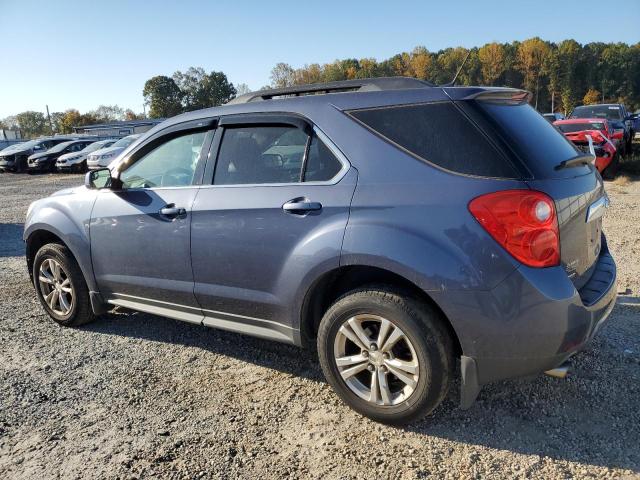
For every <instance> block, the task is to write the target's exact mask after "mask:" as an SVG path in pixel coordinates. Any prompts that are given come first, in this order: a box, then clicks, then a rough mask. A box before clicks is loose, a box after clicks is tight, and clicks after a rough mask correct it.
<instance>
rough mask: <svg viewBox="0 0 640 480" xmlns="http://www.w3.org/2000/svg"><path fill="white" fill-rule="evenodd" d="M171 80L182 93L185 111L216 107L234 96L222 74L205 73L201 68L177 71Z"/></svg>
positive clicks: (230, 86)
mask: <svg viewBox="0 0 640 480" xmlns="http://www.w3.org/2000/svg"><path fill="white" fill-rule="evenodd" d="M173 80H174V82H175V83H176V85H177V86H178V88H179V89H180V91H181V92H182V104H183V107H184V109H185V111H190V110H198V109H201V108H209V107H216V106H218V105H222V104H224V103H227V102H228V101H229V100H231V99H232V98H233V97H235V95H236V89H235V88H234V86H233V84H232V83H230V82H229V80H228V79H227V76H226V75H225V74H224V73H223V72H211V73H206V72H205V71H204V69H203V68H201V67H197V68H196V67H189V69H188V70H187V71H186V72H181V71H177V72H175V73H174V74H173Z"/></svg>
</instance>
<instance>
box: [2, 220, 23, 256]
mask: <svg viewBox="0 0 640 480" xmlns="http://www.w3.org/2000/svg"><path fill="white" fill-rule="evenodd" d="M23 230H24V224H22V223H0V257H21V256H23V255H24V243H23V242H22V232H23Z"/></svg>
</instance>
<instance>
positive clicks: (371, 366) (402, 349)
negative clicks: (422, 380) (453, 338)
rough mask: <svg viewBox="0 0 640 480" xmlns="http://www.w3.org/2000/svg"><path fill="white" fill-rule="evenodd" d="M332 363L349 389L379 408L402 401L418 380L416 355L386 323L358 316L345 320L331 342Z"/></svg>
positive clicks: (394, 329) (407, 342) (396, 330)
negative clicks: (332, 344)
mask: <svg viewBox="0 0 640 480" xmlns="http://www.w3.org/2000/svg"><path fill="white" fill-rule="evenodd" d="M334 360H335V363H336V366H337V368H338V372H339V373H340V376H341V377H342V379H343V381H344V382H345V383H346V385H347V386H348V387H349V389H350V390H351V391H352V392H353V393H355V394H356V395H357V396H358V397H360V398H362V399H363V400H365V401H367V402H370V403H372V404H375V405H379V406H393V405H398V404H400V403H402V402H404V401H406V400H407V399H408V398H409V397H410V396H411V395H412V394H413V392H414V391H415V389H416V386H417V384H418V379H419V376H420V370H419V364H418V357H417V355H416V351H415V349H414V347H413V345H412V344H411V341H410V340H409V338H408V337H407V336H406V335H405V333H404V332H403V331H402V330H401V329H400V328H399V327H398V326H396V325H394V324H393V323H392V322H391V321H390V320H388V319H386V318H383V317H380V316H378V315H370V314H362V315H355V316H353V317H351V318H349V319H347V320H346V321H345V322H344V323H343V324H342V325H341V326H340V329H339V330H338V332H337V334H336V338H335V341H334Z"/></svg>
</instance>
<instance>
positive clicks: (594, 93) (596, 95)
mask: <svg viewBox="0 0 640 480" xmlns="http://www.w3.org/2000/svg"><path fill="white" fill-rule="evenodd" d="M599 101H600V92H599V91H598V90H596V89H594V88H590V89H589V90H587V93H585V94H584V97H583V98H582V103H583V104H584V105H594V104H596V103H598V102H599Z"/></svg>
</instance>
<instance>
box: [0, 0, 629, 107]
mask: <svg viewBox="0 0 640 480" xmlns="http://www.w3.org/2000/svg"><path fill="white" fill-rule="evenodd" d="M607 12H608V13H610V14H611V16H607ZM0 35H1V36H2V42H1V44H0V45H1V47H0V118H3V117H5V116H7V115H10V114H16V113H19V112H21V111H24V110H38V111H44V108H45V104H49V108H50V110H51V111H62V110H65V109H67V108H77V109H79V110H80V111H81V112H84V111H87V110H91V109H93V108H95V107H97V106H98V105H99V104H106V105H113V104H118V105H119V106H121V107H123V108H132V109H133V110H135V111H142V102H143V100H142V88H143V85H144V82H145V81H146V80H147V79H149V78H150V77H152V76H154V75H160V74H164V75H171V74H173V72H175V71H176V70H184V69H187V68H188V67H190V66H201V67H203V68H205V70H207V71H210V70H221V71H223V72H225V73H226V74H227V76H228V77H229V79H230V80H231V81H232V82H234V83H247V84H248V85H249V87H251V88H252V89H257V88H259V87H261V86H263V85H265V84H267V83H268V82H269V73H270V71H271V68H272V67H273V66H274V65H275V64H276V63H278V62H286V63H289V64H291V65H292V66H294V67H299V66H302V65H304V64H305V63H316V62H317V63H326V62H330V61H332V60H335V59H336V58H347V57H355V58H362V57H375V58H377V59H384V58H388V57H390V56H392V55H394V54H395V53H398V52H401V51H408V50H411V49H413V47H415V46H416V45H424V46H426V47H427V48H428V49H429V50H431V51H437V50H439V49H441V48H446V47H450V46H459V45H462V46H464V47H472V46H478V45H482V44H484V43H486V42H491V41H499V42H508V41H513V40H524V39H526V38H530V37H533V36H539V37H541V38H543V39H545V40H550V41H560V40H563V39H565V38H574V39H576V40H577V41H578V42H581V43H587V42H591V41H603V42H610V41H614V42H618V41H620V42H627V43H630V44H631V43H636V42H638V41H640V0H611V1H607V0H604V1H603V0H593V1H592V0H548V1H545V0H512V1H510V2H507V1H497V0H493V1H488V0H487V1H482V0H457V1H441V0H440V1H438V2H432V1H426V0H423V1H408V2H400V1H394V2H390V1H385V2H380V3H376V2H374V1H373V0H370V1H348V0H340V1H333V0H325V1H323V2H318V1H315V2H304V1H301V0H296V1H283V2H278V1H260V2H258V1H256V2H253V1H251V0H244V1H241V2H232V1H224V2H213V1H206V2H205V1H202V2H196V1H192V0H177V1H176V0H173V1H136V2H134V1H124V0H102V1H91V0H83V1H65V0H59V1H42V2H36V1H31V0H0Z"/></svg>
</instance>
